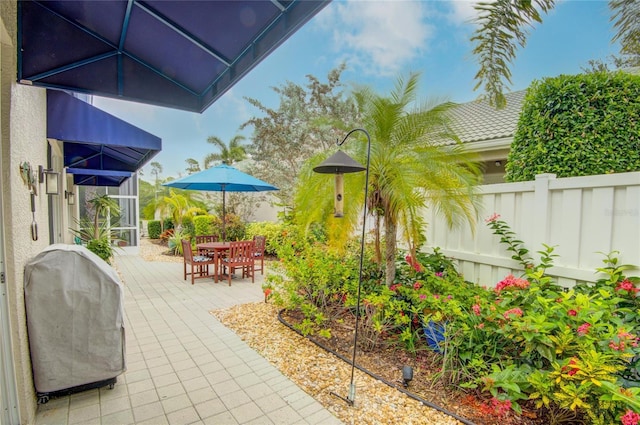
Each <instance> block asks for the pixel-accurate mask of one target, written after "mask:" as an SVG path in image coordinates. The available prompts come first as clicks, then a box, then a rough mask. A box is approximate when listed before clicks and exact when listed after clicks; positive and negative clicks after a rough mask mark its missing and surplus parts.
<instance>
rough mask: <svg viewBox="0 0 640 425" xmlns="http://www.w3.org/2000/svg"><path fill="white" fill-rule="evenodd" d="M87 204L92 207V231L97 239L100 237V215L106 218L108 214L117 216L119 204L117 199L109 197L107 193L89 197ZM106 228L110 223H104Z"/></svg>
mask: <svg viewBox="0 0 640 425" xmlns="http://www.w3.org/2000/svg"><path fill="white" fill-rule="evenodd" d="M88 202H89V204H91V206H92V208H93V209H94V214H93V232H94V236H93V237H94V239H99V237H100V217H105V218H107V221H108V218H109V216H110V215H114V216H119V215H120V205H119V204H118V201H116V200H115V199H113V198H111V197H110V196H109V195H106V194H105V195H100V196H96V197H95V198H93V199H90V200H89V201H88ZM106 226H107V228H108V227H109V226H110V223H109V224H107V225H106Z"/></svg>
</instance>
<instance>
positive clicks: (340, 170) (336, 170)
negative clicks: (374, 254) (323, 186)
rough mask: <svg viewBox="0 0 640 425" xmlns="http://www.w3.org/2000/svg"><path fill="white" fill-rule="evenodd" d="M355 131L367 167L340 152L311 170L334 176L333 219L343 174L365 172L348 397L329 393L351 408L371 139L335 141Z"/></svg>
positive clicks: (337, 214) (339, 210) (338, 211)
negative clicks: (362, 143)
mask: <svg viewBox="0 0 640 425" xmlns="http://www.w3.org/2000/svg"><path fill="white" fill-rule="evenodd" d="M356 131H361V132H363V133H364V134H365V135H366V136H367V166H366V167H363V166H362V165H361V164H360V163H358V162H357V161H354V160H353V159H352V158H351V157H349V156H348V155H347V154H345V153H344V152H342V151H340V150H339V151H338V152H336V153H335V154H334V155H332V156H331V157H329V158H327V160H326V161H324V162H323V163H322V164H320V165H318V166H317V167H315V168H314V169H313V171H315V172H316V173H324V174H335V176H336V180H335V181H336V193H335V200H334V203H335V211H334V216H335V217H342V215H343V214H342V206H343V203H344V194H343V180H342V178H343V174H345V173H357V172H360V171H366V175H365V182H364V207H363V212H362V236H361V238H360V271H359V275H358V296H357V301H356V328H355V333H354V337H353V358H352V360H351V382H350V384H349V395H348V397H347V398H344V397H342V396H340V395H338V394H336V393H333V392H332V393H331V394H333V395H335V396H337V397H339V398H341V399H342V400H344V401H346V402H347V403H348V404H349V405H351V406H353V403H354V402H355V399H356V386H355V384H354V383H353V377H354V373H355V367H356V350H357V348H358V324H359V323H360V290H361V288H362V266H363V262H364V238H365V227H366V226H365V223H366V220H367V197H368V196H369V163H370V160H371V137H369V133H367V131H366V130H365V129H363V128H355V129H353V130H351V131H350V132H348V133H347V135H346V136H344V139H342V142H340V141H336V144H337V145H338V146H342V145H343V144H344V142H345V141H346V140H347V139H348V138H349V136H350V135H351V134H353V133H354V132H356Z"/></svg>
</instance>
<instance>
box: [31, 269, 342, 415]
mask: <svg viewBox="0 0 640 425" xmlns="http://www.w3.org/2000/svg"><path fill="white" fill-rule="evenodd" d="M116 263H117V268H118V270H119V271H120V273H121V275H122V276H123V280H124V286H125V314H126V318H125V332H126V350H127V351H126V360H127V371H126V372H125V373H124V374H123V375H120V376H119V377H118V382H117V383H116V385H115V387H114V389H112V390H109V389H108V388H101V389H94V390H89V391H85V392H81V393H76V394H73V395H70V396H66V397H60V398H54V399H52V400H50V401H49V402H48V403H46V404H42V405H39V406H38V413H37V417H36V425H45V424H51V425H59V424H60V425H68V424H100V425H107V424H118V425H121V424H122V425H123V424H153V425H162V424H172V425H173V424H176V425H178V424H179V425H185V424H225V425H226V424H230V425H232V424H275V425H279V424H323V425H324V424H328V425H331V424H340V423H341V421H340V420H339V419H337V418H336V417H335V416H333V415H332V414H331V413H330V412H329V411H328V410H326V409H325V408H324V407H323V406H322V405H321V404H319V403H318V402H317V401H316V400H315V399H313V398H312V397H311V396H309V395H308V394H306V393H305V392H304V391H302V390H301V389H300V388H299V387H298V386H297V385H296V384H294V383H293V382H292V381H290V380H289V379H288V378H287V377H285V376H284V375H282V374H281V373H280V371H278V370H277V369H276V368H275V367H274V366H272V365H271V364H270V363H269V362H268V361H267V360H265V359H264V358H262V357H261V356H260V355H259V354H257V353H256V352H255V351H254V350H252V349H251V348H249V347H248V346H247V345H246V344H245V343H244V342H243V341H242V340H241V339H240V338H239V337H238V336H237V335H236V334H235V333H233V332H232V331H231V330H229V329H227V328H226V327H224V326H223V325H222V324H221V323H220V322H219V321H218V320H217V319H216V318H215V317H214V316H212V315H211V314H210V313H209V311H210V310H214V309H219V308H226V307H230V306H233V305H236V304H245V303H249V302H255V301H260V300H262V299H263V293H262V289H261V282H262V279H263V276H261V275H260V274H259V273H258V274H257V275H256V282H255V283H251V279H235V280H234V281H233V283H232V285H231V286H230V287H229V286H228V285H227V283H226V282H220V283H217V284H214V283H213V281H212V280H208V279H201V280H197V281H196V283H195V285H193V286H192V285H191V284H190V281H189V280H187V281H184V280H183V278H182V267H183V266H182V263H169V262H146V261H144V260H143V259H142V258H141V257H139V256H118V257H117V259H116ZM247 320H251V319H250V318H247Z"/></svg>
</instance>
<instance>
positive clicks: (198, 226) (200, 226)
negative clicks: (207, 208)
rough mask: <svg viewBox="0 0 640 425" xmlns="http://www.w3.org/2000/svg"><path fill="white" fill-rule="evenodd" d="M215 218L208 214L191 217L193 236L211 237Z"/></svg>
mask: <svg viewBox="0 0 640 425" xmlns="http://www.w3.org/2000/svg"><path fill="white" fill-rule="evenodd" d="M216 218H217V217H216V216H215V215H210V214H207V215H197V216H195V217H193V226H194V232H195V233H194V234H195V235H196V236H202V235H213V234H214V224H215V222H216Z"/></svg>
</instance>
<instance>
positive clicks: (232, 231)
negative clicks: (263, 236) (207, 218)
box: [214, 213, 245, 241]
mask: <svg viewBox="0 0 640 425" xmlns="http://www.w3.org/2000/svg"><path fill="white" fill-rule="evenodd" d="M215 221H216V223H215V224H216V225H217V227H218V231H219V234H220V235H221V234H222V220H220V219H219V218H217V217H216V220H215ZM214 233H215V232H214ZM225 233H226V235H227V237H226V239H227V240H228V241H241V240H244V239H245V224H244V222H243V221H242V220H241V219H240V217H239V216H237V215H235V214H232V213H227V214H226V216H225Z"/></svg>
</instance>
